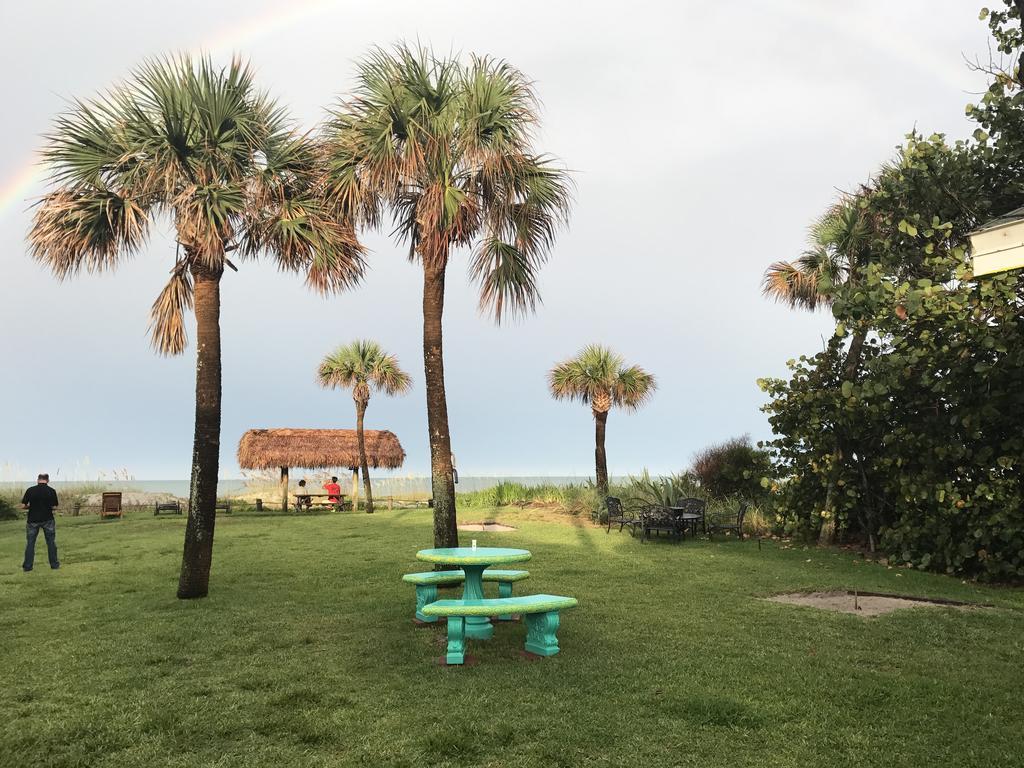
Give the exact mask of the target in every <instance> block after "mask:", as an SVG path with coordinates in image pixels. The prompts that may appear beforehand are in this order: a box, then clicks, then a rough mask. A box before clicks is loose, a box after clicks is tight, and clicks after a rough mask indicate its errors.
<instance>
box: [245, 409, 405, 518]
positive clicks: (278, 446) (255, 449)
mask: <svg viewBox="0 0 1024 768" xmlns="http://www.w3.org/2000/svg"><path fill="white" fill-rule="evenodd" d="M363 439H364V440H365V442H366V463H367V464H368V465H369V466H371V467H373V468H374V469H379V468H381V467H384V468H385V469H397V468H398V467H400V466H402V462H404V461H405V451H404V450H403V449H402V444H401V443H400V442H398V438H397V437H396V436H395V433H394V432H388V431H387V430H385V429H367V430H364V431H363ZM238 466H240V467H241V468H242V469H273V468H274V467H279V468H280V469H281V508H282V509H287V508H288V469H289V468H290V467H302V468H303V469H331V468H334V467H348V468H349V469H351V470H352V497H353V500H354V499H355V497H356V495H357V493H358V484H357V480H356V471H357V469H358V467H359V443H358V439H357V437H356V431H355V430H354V429H250V430H249V431H248V432H246V433H245V434H244V435H242V439H241V440H239V441H238Z"/></svg>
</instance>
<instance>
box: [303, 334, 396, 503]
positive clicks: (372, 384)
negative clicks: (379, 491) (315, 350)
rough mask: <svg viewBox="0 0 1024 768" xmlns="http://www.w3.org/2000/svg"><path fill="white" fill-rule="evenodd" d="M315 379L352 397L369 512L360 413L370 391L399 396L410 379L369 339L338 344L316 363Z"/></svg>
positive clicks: (368, 471)
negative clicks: (317, 366)
mask: <svg viewBox="0 0 1024 768" xmlns="http://www.w3.org/2000/svg"><path fill="white" fill-rule="evenodd" d="M317 378H318V379H319V380H320V386H321V387H331V388H345V389H349V388H351V389H352V399H353V400H354V401H355V404H356V439H357V441H358V443H359V466H360V468H361V469H362V471H363V487H364V488H366V511H367V512H368V513H370V512H373V490H372V489H371V488H370V468H369V466H368V465H367V462H366V442H365V441H364V439H363V416H365V415H366V406H367V405H369V403H370V392H371V391H372V390H377V391H378V392H383V393H384V394H386V395H403V394H405V393H406V392H408V391H409V390H410V389H411V388H412V379H411V378H410V377H409V374H407V373H406V372H405V371H403V370H402V369H401V367H400V366H399V365H398V358H397V357H395V356H394V355H389V354H387V353H385V352H384V350H383V349H381V348H380V345H379V344H378V343H377V342H375V341H370V340H356V341H353V342H351V343H350V344H345V345H344V346H341V347H338V348H337V349H336V350H334V352H332V353H331V354H329V355H327V357H325V358H324V359H323V362H322V363H320V368H319V369H317Z"/></svg>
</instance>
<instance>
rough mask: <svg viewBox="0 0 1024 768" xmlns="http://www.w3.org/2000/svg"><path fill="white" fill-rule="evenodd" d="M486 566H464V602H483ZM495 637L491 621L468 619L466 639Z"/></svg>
mask: <svg viewBox="0 0 1024 768" xmlns="http://www.w3.org/2000/svg"><path fill="white" fill-rule="evenodd" d="M486 568H487V566H486V565H464V566H462V570H463V571H464V572H465V574H466V582H465V586H464V587H463V589H462V599H463V600H483V599H484V582H483V574H484V570H485V569H486ZM493 636H494V627H492V626H491V620H490V619H489V618H487V617H486V616H467V617H466V637H471V638H473V639H474V640H490V639H491V638H492V637H493Z"/></svg>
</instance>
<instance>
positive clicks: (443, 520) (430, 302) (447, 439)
mask: <svg viewBox="0 0 1024 768" xmlns="http://www.w3.org/2000/svg"><path fill="white" fill-rule="evenodd" d="M445 261H446V260H443V259H436V258H435V259H424V260H423V370H424V380H425V382H426V385H427V429H428V431H429V434H430V480H431V488H432V492H433V496H434V546H435V547H457V546H458V545H459V530H458V528H457V527H456V518H455V483H454V482H453V479H452V440H451V434H450V433H449V430H448V400H447V398H446V397H445V391H444V357H443V354H442V344H441V341H442V328H441V317H442V315H443V314H444V269H445Z"/></svg>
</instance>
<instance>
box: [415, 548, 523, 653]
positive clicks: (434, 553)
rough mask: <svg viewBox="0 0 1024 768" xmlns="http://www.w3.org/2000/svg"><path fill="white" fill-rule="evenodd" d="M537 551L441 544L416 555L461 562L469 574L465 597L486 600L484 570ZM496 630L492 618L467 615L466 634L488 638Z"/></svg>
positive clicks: (519, 560)
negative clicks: (484, 598)
mask: <svg viewBox="0 0 1024 768" xmlns="http://www.w3.org/2000/svg"><path fill="white" fill-rule="evenodd" d="M531 557H533V555H531V554H530V551H529V550H527V549H508V548H506V547H476V548H475V549H474V548H473V547H441V548H439V549H421V550H420V551H419V552H417V553H416V559H418V560H423V561H424V562H426V563H440V564H443V565H457V566H459V567H460V568H462V570H463V571H464V572H465V574H466V582H465V585H464V586H463V589H462V599H463V600H483V597H484V582H483V574H484V571H485V570H486V569H487V568H488V567H489V566H491V565H504V564H506V563H522V562H526V561H527V560H529V559H530V558H531ZM493 634H494V627H492V626H491V620H490V619H489V618H488V617H486V616H467V617H466V636H467V637H473V638H476V639H479V640H488V639H490V637H491V636H492V635H493Z"/></svg>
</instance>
